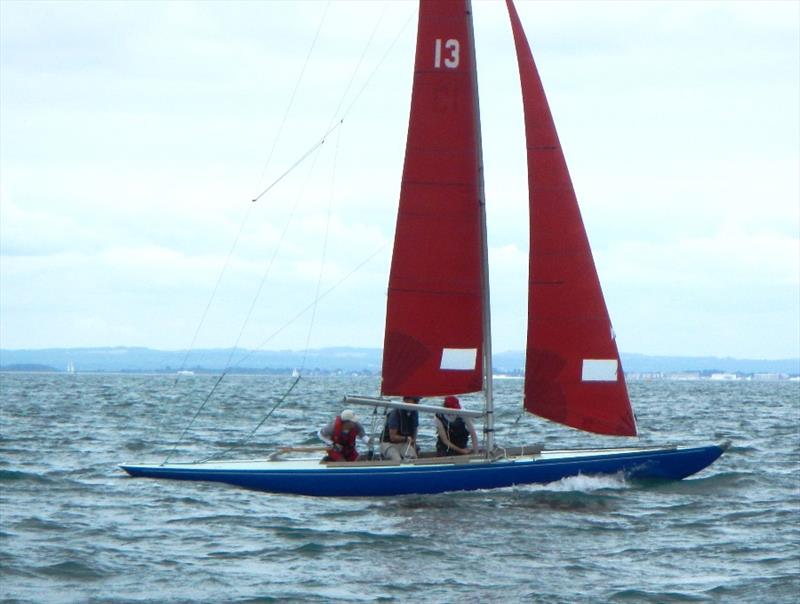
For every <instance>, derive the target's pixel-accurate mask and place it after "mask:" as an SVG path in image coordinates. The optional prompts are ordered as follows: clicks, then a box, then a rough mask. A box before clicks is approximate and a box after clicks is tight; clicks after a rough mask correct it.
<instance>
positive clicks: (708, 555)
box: [0, 374, 800, 603]
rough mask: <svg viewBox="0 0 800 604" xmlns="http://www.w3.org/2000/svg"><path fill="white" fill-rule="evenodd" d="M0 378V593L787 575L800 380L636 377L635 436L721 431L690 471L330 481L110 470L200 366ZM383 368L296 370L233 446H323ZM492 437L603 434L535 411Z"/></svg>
mask: <svg viewBox="0 0 800 604" xmlns="http://www.w3.org/2000/svg"><path fill="white" fill-rule="evenodd" d="M0 380H1V382H0V385H1V386H2V388H1V392H0V394H1V395H2V407H1V408H0V430H1V431H2V433H1V436H2V439H1V442H0V488H1V489H2V500H1V501H0V506H1V507H0V513H2V524H1V525H0V531H1V532H0V573H1V574H0V598H2V601H4V602H18V601H19V602H339V601H341V602H352V601H361V602H368V601H387V602H389V601H408V600H411V601H419V602H771V603H780V602H796V601H797V596H798V593H800V471H799V470H800V385H798V384H797V383H745V382H737V383H709V382H684V383H671V382H653V383H634V384H632V386H631V394H632V398H633V401H634V405H635V407H636V410H637V416H638V421H639V427H640V430H641V432H642V434H643V436H642V437H641V438H640V439H639V442H641V443H642V444H666V443H669V442H681V443H698V444H702V443H706V442H709V441H719V440H722V439H725V438H729V439H731V440H732V441H733V447H732V448H731V449H730V450H729V451H728V453H727V454H726V455H725V456H723V458H722V459H721V460H719V461H718V462H717V463H716V464H715V465H714V466H712V467H711V468H709V469H707V470H705V471H704V472H703V473H701V474H700V475H698V476H697V477H695V478H693V479H689V480H686V481H682V482H677V483H666V484H665V483H661V484H628V483H626V482H625V481H624V480H622V479H617V478H590V477H578V478H575V479H569V480H565V481H562V482H558V483H554V484H551V485H546V486H535V487H524V488H512V489H504V490H498V491H491V492H476V493H462V494H444V495H435V496H424V497H423V496H407V497H401V498H393V499H392V498H386V499H370V500H349V499H324V500H323V499H313V498H307V497H295V496H282V495H271V494H265V493H257V492H250V491H246V490H241V489H237V488H234V487H228V486H225V485H220V484H202V483H187V482H168V481H153V480H147V479H131V478H127V477H125V476H124V475H123V474H122V473H121V472H120V471H119V470H118V469H117V468H116V464H117V463H119V462H122V461H154V460H155V461H161V460H162V459H163V458H164V456H165V455H166V454H167V452H168V451H169V449H170V446H171V443H173V442H174V439H175V438H176V436H177V435H178V434H179V433H180V431H181V429H182V428H184V427H185V426H186V425H187V423H188V421H189V419H190V418H191V416H192V415H193V413H194V412H195V411H196V410H197V408H198V404H199V402H200V401H201V400H202V396H203V393H205V392H207V391H208V388H209V386H210V384H211V383H212V378H210V377H205V376H196V377H193V378H187V379H185V380H184V381H182V382H181V383H179V384H178V385H177V386H174V384H173V382H174V378H173V377H169V376H120V375H80V374H77V375H22V374H20V375H12V374H3V375H1V376H0ZM287 386H288V379H277V378H265V377H253V376H239V377H232V378H230V379H227V381H225V382H223V383H222V387H221V389H220V396H219V397H216V398H215V399H213V400H212V401H211V402H209V403H208V405H207V406H206V408H205V409H204V411H203V413H202V414H201V415H200V416H199V417H198V420H197V422H196V423H195V425H194V427H193V428H192V430H191V431H190V433H189V434H188V435H187V437H186V438H185V439H184V441H183V442H182V443H181V444H180V445H179V447H178V448H177V451H176V456H175V459H176V460H177V459H193V458H198V457H203V456H206V455H208V454H211V453H213V452H214V451H219V450H221V449H224V448H225V447H227V446H230V445H231V444H234V443H236V442H237V441H238V440H239V439H240V438H242V437H243V436H245V435H246V434H247V433H248V432H249V431H250V430H251V429H252V428H253V427H254V426H255V425H256V423H257V422H258V421H259V420H260V419H261V418H262V417H263V416H264V414H265V413H266V411H267V410H268V409H269V408H270V407H271V406H272V404H273V403H274V401H275V400H276V397H277V396H279V395H280V394H281V393H282V392H283V390H284V389H285V388H286V387H287ZM301 387H302V388H301ZM375 387H376V382H375V381H374V380H363V379H361V380H359V379H356V378H350V379H341V378H340V379H333V378H327V379H322V378H318V379H314V378H309V379H306V380H304V381H302V382H301V385H300V386H299V387H298V391H297V392H298V394H297V395H296V396H295V395H292V396H291V397H290V398H289V399H287V401H286V402H285V404H284V406H283V407H281V409H279V410H278V411H277V412H276V414H275V415H274V416H273V419H272V420H271V421H270V422H268V424H267V425H265V426H264V427H263V428H262V429H261V430H259V432H258V433H257V434H256V435H255V437H254V438H253V439H252V441H250V442H249V443H248V444H246V445H245V446H243V447H241V448H240V449H239V450H237V451H236V455H235V456H236V457H249V456H253V455H255V456H263V455H264V453H266V452H268V451H271V450H272V449H274V448H275V447H277V446H282V445H289V444H291V445H300V444H317V442H316V439H315V438H314V433H315V431H316V429H317V428H318V427H319V425H321V424H322V423H323V422H325V421H326V420H327V419H329V417H330V415H331V414H332V413H334V412H336V411H338V410H339V405H338V404H337V403H336V401H337V400H339V399H340V397H341V396H342V394H343V393H345V392H347V393H360V394H374V393H375ZM520 387H521V382H519V381H514V380H507V381H499V382H497V390H498V407H499V414H498V415H499V417H498V423H499V424H500V426H510V425H512V424H513V422H514V420H515V419H516V418H517V416H518V414H519V400H520V399H519V397H520V394H519V391H520ZM424 421H425V420H424V419H423V429H424V430H426V431H427V432H428V433H429V434H432V432H433V430H432V428H430V427H429V425H428V424H425V423H424ZM498 439H499V441H500V442H507V443H509V444H520V443H523V442H527V443H529V442H544V443H545V444H547V445H549V446H563V445H574V446H589V445H593V444H598V443H600V444H603V445H608V444H609V441H608V439H605V440H604V439H599V438H595V437H591V436H587V435H582V434H579V433H576V432H574V431H571V430H568V429H566V428H561V427H559V426H556V425H553V424H549V423H547V422H543V421H539V420H537V419H535V418H530V417H525V418H523V419H521V420H520V421H519V423H518V424H517V425H516V426H515V428H514V431H513V432H512V431H511V429H509V428H505V429H501V430H500V433H499V435H498ZM429 442H430V443H432V439H431V440H430V441H429ZM611 442H612V443H613V444H626V443H627V442H628V441H626V440H619V439H611Z"/></svg>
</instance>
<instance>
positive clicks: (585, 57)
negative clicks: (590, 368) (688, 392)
mask: <svg viewBox="0 0 800 604" xmlns="http://www.w3.org/2000/svg"><path fill="white" fill-rule="evenodd" d="M518 9H519V12H520V16H521V18H522V21H523V25H524V26H525V28H526V32H527V34H528V38H529V41H530V44H531V47H532V50H533V53H534V57H535V59H536V61H537V64H538V67H539V70H540V73H541V76H542V79H543V82H544V86H545V89H546V91H547V94H548V98H549V102H550V106H551V109H552V112H553V115H554V118H555V121H556V126H557V128H558V131H559V135H560V138H561V143H562V146H563V148H564V152H565V155H566V158H567V163H568V165H569V169H570V173H571V175H572V179H573V183H574V185H575V189H576V192H577V196H578V200H579V203H580V205H581V209H582V212H583V216H584V221H585V224H586V228H587V231H588V234H589V239H590V241H591V244H592V247H593V251H594V256H595V262H596V264H597V268H598V272H599V275H600V280H601V283H602V285H603V289H604V292H605V295H606V300H607V303H608V307H609V311H610V314H611V317H612V322H613V324H614V328H615V331H616V334H617V342H618V345H619V348H620V350H621V351H622V352H624V353H641V354H651V355H681V356H706V355H710V356H721V357H738V358H768V359H777V358H791V357H797V356H800V168H799V166H800V117H799V115H800V109H799V108H800V4H798V3H797V2H783V1H779V2H769V1H761V2H752V3H751V2H704V1H695V2H641V3H637V2H594V1H592V2H569V1H567V2H518ZM474 16H475V28H476V45H477V55H478V69H479V75H478V77H479V86H480V94H481V99H480V105H481V112H482V114H481V123H482V129H483V143H484V150H483V156H484V161H485V168H486V176H485V181H486V196H487V204H488V206H487V207H488V210H487V211H488V223H489V245H490V262H491V285H492V330H493V336H494V350H495V351H507V350H522V349H524V345H525V325H526V318H525V308H526V292H525V283H526V279H527V246H528V232H527V220H528V217H527V191H526V180H525V159H524V139H523V131H522V130H523V125H522V115H521V100H520V95H519V80H518V75H517V71H516V69H517V67H516V60H515V58H514V55H513V43H512V40H511V32H510V28H509V25H508V17H507V15H506V13H505V8H504V6H503V5H502V4H500V3H496V2H488V1H482V0H479V1H476V2H474ZM415 27H416V6H415V4H414V3H411V2H378V1H376V2H370V3H366V2H331V3H327V2H314V1H308V2H227V3H215V2H196V3H195V2H157V1H153V2H147V3H140V2H131V3H126V2H117V1H114V2H69V1H58V2H13V1H9V0H3V1H2V2H0V347H2V348H6V349H17V348H51V347H88V346H147V347H151V348H159V349H186V348H189V347H192V348H201V347H223V348H227V347H230V346H234V345H239V346H244V347H248V348H264V349H269V350H276V349H295V350H302V349H305V348H309V347H310V348H318V347H323V346H335V345H343V346H369V347H379V346H381V345H382V341H383V320H384V313H385V304H386V298H385V294H386V281H387V276H388V266H389V261H390V250H391V241H392V237H393V231H394V221H395V216H396V207H397V199H398V195H399V184H400V176H401V172H402V162H403V153H404V143H405V129H406V126H407V120H408V107H409V94H410V82H411V76H412V68H413V54H414V42H415V35H416V33H415ZM340 120H341V123H339V122H340ZM337 124H338V126H337ZM331 129H332V131H331ZM329 131H330V132H329ZM326 133H327V136H326ZM323 138H324V141H325V142H324V143H323V144H321V145H319V146H318V147H316V148H315V145H317V143H318V142H319V141H320V140H322V139H323ZM301 158H304V159H302V161H299V160H301ZM298 162H299V163H298ZM293 166H294V167H293ZM287 170H289V172H288V174H287V175H286V176H285V177H284V178H282V179H281V180H279V182H278V183H277V184H275V185H274V186H273V187H272V188H271V189H270V190H269V191H268V192H267V193H266V194H264V195H263V196H262V197H260V198H259V201H258V202H256V203H253V202H251V200H252V199H253V198H254V197H255V196H257V195H258V194H259V193H260V192H261V191H263V190H264V189H266V188H267V187H268V186H269V185H270V184H271V183H273V182H274V181H275V180H276V179H278V177H279V176H281V175H282V174H283V173H284V172H286V171H287ZM317 299H318V300H319V303H318V304H316V305H315V304H314V303H313V302H314V300H317Z"/></svg>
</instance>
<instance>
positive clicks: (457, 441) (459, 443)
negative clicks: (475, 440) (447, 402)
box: [436, 413, 469, 455]
mask: <svg viewBox="0 0 800 604" xmlns="http://www.w3.org/2000/svg"><path fill="white" fill-rule="evenodd" d="M436 418H437V419H438V420H439V421H440V422H442V426H443V427H444V431H445V433H446V434H447V438H448V440H450V442H451V443H453V444H454V445H455V446H456V447H460V448H461V449H465V448H466V446H467V441H468V440H469V430H467V424H466V422H465V421H464V418H463V417H460V416H459V417H456V418H455V419H454V420H453V421H450V420H448V419H447V417H446V416H445V415H444V414H443V413H437V414H436ZM436 452H437V453H439V454H441V455H460V454H461V452H460V451H456V450H455V449H451V448H450V447H448V446H447V445H446V444H445V443H444V442H443V441H442V439H441V438H439V437H438V436H437V437H436Z"/></svg>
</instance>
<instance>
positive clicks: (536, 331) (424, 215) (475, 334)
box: [122, 0, 727, 496]
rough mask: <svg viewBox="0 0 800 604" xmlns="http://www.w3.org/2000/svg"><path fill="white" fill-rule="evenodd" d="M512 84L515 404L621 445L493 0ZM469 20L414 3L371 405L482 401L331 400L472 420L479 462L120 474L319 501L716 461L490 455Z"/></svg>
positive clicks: (579, 246)
mask: <svg viewBox="0 0 800 604" xmlns="http://www.w3.org/2000/svg"><path fill="white" fill-rule="evenodd" d="M507 7H508V11H509V15H510V19H511V26H512V31H513V35H514V41H515V47H516V54H517V60H518V65H519V73H520V80H521V85H522V96H523V108H524V116H525V136H526V141H527V162H528V188H529V203H530V226H531V246H530V249H531V251H530V267H529V270H530V272H529V277H528V284H529V301H528V334H527V336H528V337H527V356H526V367H525V386H524V408H525V409H526V410H527V411H529V412H531V413H533V414H536V415H538V416H541V417H544V418H547V419H549V420H552V421H555V422H559V423H562V424H565V425H567V426H571V427H573V428H577V429H579V430H583V431H587V432H594V433H598V434H606V435H615V436H634V435H636V433H637V429H636V422H635V420H634V415H633V411H632V409H631V405H630V401H629V397H628V391H627V387H626V384H625V378H624V375H623V372H622V368H621V365H620V357H619V352H618V350H617V345H616V342H615V339H614V333H613V330H612V327H611V321H610V319H609V315H608V311H607V309H606V304H605V301H604V298H603V294H602V290H601V287H600V281H599V279H598V276H597V272H596V270H595V266H594V261H593V259H592V253H591V250H590V248H589V241H588V238H587V235H586V232H585V230H584V226H583V221H582V219H581V215H580V210H579V208H578V204H577V200H576V197H575V192H574V190H573V187H572V184H571V180H570V176H569V172H568V170H567V165H566V162H565V159H564V155H563V152H562V150H561V145H560V143H559V139H558V135H557V133H556V129H555V125H554V124H553V120H552V116H551V114H550V110H549V107H548V103H547V99H546V97H545V93H544V89H543V87H542V84H541V81H540V79H539V74H538V72H537V69H536V65H535V64H534V61H533V57H532V55H531V51H530V48H529V45H528V42H527V39H526V37H525V33H524V31H523V28H522V24H521V22H520V20H519V17H518V15H517V12H516V9H515V7H514V4H513V2H512V0H507ZM482 153H483V150H482V145H481V132H480V112H479V109H478V86H477V73H476V64H475V52H474V43H473V28H472V11H471V5H470V3H469V1H468V0H461V1H451V2H442V1H438V0H422V2H421V3H420V9H419V23H418V33H417V47H416V64H415V71H414V84H413V91H412V101H411V116H410V120H409V128H408V139H407V144H406V156H405V166H404V170H403V180H402V187H401V193H400V205H399V210H398V217H397V229H396V235H395V243H394V251H393V256H392V267H391V274H390V277H389V293H388V302H387V318H386V330H385V340H384V352H383V373H382V386H381V393H382V395H383V396H396V397H402V396H417V397H440V396H445V395H457V394H464V393H472V392H482V393H483V395H484V399H485V407H484V410H483V411H469V410H453V409H447V410H445V409H443V408H442V407H439V406H433V405H407V404H405V403H400V402H396V401H393V400H390V399H387V398H368V397H346V399H345V401H346V402H347V403H348V404H364V405H370V406H374V407H382V408H409V409H414V410H417V411H420V412H431V413H437V412H443V411H445V412H447V413H457V414H460V415H462V416H471V417H476V418H482V419H483V421H484V426H485V428H484V433H485V451H484V453H482V454H481V455H468V456H460V457H426V456H424V455H423V456H421V458H420V459H417V460H407V461H403V462H394V461H388V460H369V461H357V462H350V463H348V462H321V461H320V460H319V459H318V458H316V459H303V460H291V459H286V460H282V459H276V458H272V459H269V460H263V461H253V460H249V461H215V462H204V463H187V464H177V463H175V464H169V465H167V464H162V465H123V466H122V467H123V469H124V470H125V471H126V472H128V473H129V474H130V475H132V476H145V477H151V478H168V479H180V480H204V481H219V482H225V483H230V484H234V485H239V486H242V487H247V488H252V489H258V490H264V491H273V492H280V493H295V494H304V495H318V496H319V495H322V496H383V495H398V494H407V493H440V492H445V491H457V490H472V489H492V488H500V487H508V486H512V485H517V484H530V483H546V482H552V481H556V480H559V479H562V478H565V477H569V476H575V475H578V474H616V473H624V474H625V475H627V476H629V477H632V478H646V479H682V478H685V477H686V476H690V475H692V474H694V473H696V472H699V471H700V470H702V469H703V468H705V467H707V466H708V465H710V464H711V463H713V462H714V461H715V460H716V459H717V458H718V457H719V456H720V455H722V453H723V451H724V449H725V447H726V446H727V445H726V444H725V443H723V444H720V445H717V444H711V445H705V446H699V447H688V446H663V447H625V448H609V449H578V450H543V449H542V448H541V447H537V446H525V447H497V446H496V445H495V442H494V402H493V392H492V381H493V376H492V368H491V329H490V327H491V326H490V312H489V278H488V250H487V237H486V213H485V205H484V189H483V160H482Z"/></svg>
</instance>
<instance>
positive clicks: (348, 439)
mask: <svg viewBox="0 0 800 604" xmlns="http://www.w3.org/2000/svg"><path fill="white" fill-rule="evenodd" d="M319 437H320V438H321V439H322V440H324V441H326V442H329V443H330V444H331V446H330V447H328V449H327V453H328V456H327V458H326V459H327V461H355V460H356V459H358V449H357V448H356V440H361V442H363V443H364V444H368V443H369V439H368V438H367V433H366V431H365V430H364V426H362V425H361V424H360V423H358V418H357V417H356V414H355V413H353V411H352V410H351V409H345V410H344V411H342V414H341V415H337V416H336V418H335V419H334V420H333V421H332V422H331V423H330V424H328V425H327V426H324V427H323V428H322V429H321V430H320V431H319Z"/></svg>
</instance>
